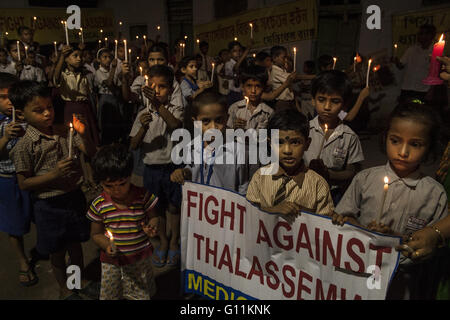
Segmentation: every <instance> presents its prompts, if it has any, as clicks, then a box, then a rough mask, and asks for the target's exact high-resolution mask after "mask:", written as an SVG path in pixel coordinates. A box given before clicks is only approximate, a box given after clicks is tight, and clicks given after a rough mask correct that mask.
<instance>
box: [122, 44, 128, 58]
mask: <svg viewBox="0 0 450 320" xmlns="http://www.w3.org/2000/svg"><path fill="white" fill-rule="evenodd" d="M123 46H124V49H125V62H128V56H127V40H123Z"/></svg>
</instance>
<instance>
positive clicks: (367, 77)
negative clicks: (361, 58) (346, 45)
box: [366, 59, 372, 88]
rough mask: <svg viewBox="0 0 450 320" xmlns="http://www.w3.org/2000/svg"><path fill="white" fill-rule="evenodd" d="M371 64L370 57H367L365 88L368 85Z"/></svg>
mask: <svg viewBox="0 0 450 320" xmlns="http://www.w3.org/2000/svg"><path fill="white" fill-rule="evenodd" d="M371 64H372V59H369V63H368V65H367V76H366V88H368V87H369V74H370V65H371Z"/></svg>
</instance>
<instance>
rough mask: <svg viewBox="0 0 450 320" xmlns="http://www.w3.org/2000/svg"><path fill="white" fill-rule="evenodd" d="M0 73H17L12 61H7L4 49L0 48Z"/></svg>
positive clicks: (6, 52) (6, 53)
mask: <svg viewBox="0 0 450 320" xmlns="http://www.w3.org/2000/svg"><path fill="white" fill-rule="evenodd" d="M0 72H5V73H10V74H12V75H16V73H17V71H16V69H15V68H14V65H13V63H12V61H8V51H6V49H5V48H0Z"/></svg>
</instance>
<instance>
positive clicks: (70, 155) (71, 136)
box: [69, 122, 73, 159]
mask: <svg viewBox="0 0 450 320" xmlns="http://www.w3.org/2000/svg"><path fill="white" fill-rule="evenodd" d="M72 143H73V125H72V122H71V123H70V131H69V159H71V158H72Z"/></svg>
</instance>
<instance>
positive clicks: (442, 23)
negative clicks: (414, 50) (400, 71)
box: [392, 6, 450, 58]
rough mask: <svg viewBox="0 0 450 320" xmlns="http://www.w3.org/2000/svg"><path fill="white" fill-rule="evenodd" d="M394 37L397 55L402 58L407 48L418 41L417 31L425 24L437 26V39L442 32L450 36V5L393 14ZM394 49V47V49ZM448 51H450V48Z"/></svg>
mask: <svg viewBox="0 0 450 320" xmlns="http://www.w3.org/2000/svg"><path fill="white" fill-rule="evenodd" d="M392 19H393V20H392V32H393V35H392V39H393V41H394V43H393V44H392V46H394V44H395V43H396V44H397V45H398V49H397V56H398V57H399V58H400V57H401V56H402V55H403V54H404V53H405V51H406V49H407V48H408V47H409V46H411V45H413V44H415V43H416V38H417V32H418V31H419V28H420V26H421V25H423V24H432V25H434V26H435V27H436V30H437V34H436V39H435V41H438V39H439V37H440V36H441V34H442V33H445V34H446V35H445V38H446V39H448V37H449V36H450V7H449V6H446V7H442V8H437V9H431V10H430V9H429V10H420V11H414V12H407V13H400V14H394V15H393V16H392ZM393 50H394V49H393ZM446 52H449V51H448V49H447V50H446Z"/></svg>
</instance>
